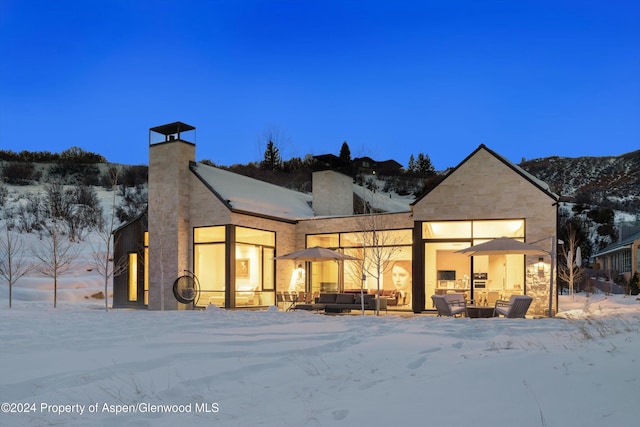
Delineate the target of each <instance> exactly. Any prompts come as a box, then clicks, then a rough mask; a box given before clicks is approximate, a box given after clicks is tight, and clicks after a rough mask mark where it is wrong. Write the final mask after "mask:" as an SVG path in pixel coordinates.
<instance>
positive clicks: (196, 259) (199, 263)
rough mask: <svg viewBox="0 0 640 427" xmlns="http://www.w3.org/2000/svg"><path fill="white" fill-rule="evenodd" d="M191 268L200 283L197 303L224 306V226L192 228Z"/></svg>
mask: <svg viewBox="0 0 640 427" xmlns="http://www.w3.org/2000/svg"><path fill="white" fill-rule="evenodd" d="M193 241H194V248H193V268H194V273H195V275H196V277H197V278H198V282H199V284H200V298H199V300H198V305H205V306H206V305H209V304H213V305H216V306H218V307H225V283H226V274H227V272H226V267H225V266H226V263H225V227H224V226H215V227H200V228H195V229H194V230H193Z"/></svg>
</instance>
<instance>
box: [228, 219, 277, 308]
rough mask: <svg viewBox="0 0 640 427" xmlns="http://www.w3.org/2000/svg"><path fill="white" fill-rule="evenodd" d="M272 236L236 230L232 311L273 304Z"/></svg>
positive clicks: (251, 229)
mask: <svg viewBox="0 0 640 427" xmlns="http://www.w3.org/2000/svg"><path fill="white" fill-rule="evenodd" d="M275 243H276V242H275V233H274V232H272V231H264V230H257V229H253V228H246V227H236V254H235V255H236V261H235V262H236V266H235V269H236V270H235V273H236V274H235V276H236V286H235V288H236V295H235V299H236V307H252V306H267V305H273V304H275V294H274V290H275V270H274V264H275V261H274V256H275Z"/></svg>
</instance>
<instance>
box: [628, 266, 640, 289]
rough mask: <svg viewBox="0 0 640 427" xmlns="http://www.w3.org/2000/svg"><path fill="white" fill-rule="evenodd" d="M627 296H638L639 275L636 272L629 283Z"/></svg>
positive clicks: (639, 287) (639, 286)
mask: <svg viewBox="0 0 640 427" xmlns="http://www.w3.org/2000/svg"><path fill="white" fill-rule="evenodd" d="M629 294H631V295H638V294H640V274H639V273H638V272H637V271H636V272H635V273H634V275H633V277H632V278H631V281H630V282H629Z"/></svg>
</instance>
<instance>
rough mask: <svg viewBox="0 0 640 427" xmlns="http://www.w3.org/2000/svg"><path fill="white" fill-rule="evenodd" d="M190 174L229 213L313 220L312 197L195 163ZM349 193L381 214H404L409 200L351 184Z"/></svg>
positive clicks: (409, 198) (411, 199) (410, 198)
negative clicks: (222, 203)
mask: <svg viewBox="0 0 640 427" xmlns="http://www.w3.org/2000/svg"><path fill="white" fill-rule="evenodd" d="M193 171H194V172H195V173H196V174H197V175H198V176H199V177H200V178H201V179H202V180H203V181H204V182H205V183H206V184H207V185H208V186H209V187H210V188H211V189H213V191H215V192H216V193H217V194H218V195H219V196H220V198H222V199H223V200H225V201H226V202H227V203H228V204H229V205H230V206H231V207H232V208H233V209H236V210H240V211H245V212H252V213H256V214H259V215H266V216H273V217H276V218H282V219H289V220H299V219H308V218H313V217H314V216H315V214H314V212H313V209H312V207H311V203H312V200H313V198H312V196H311V194H308V193H302V192H299V191H295V190H290V189H288V188H284V187H280V186H278V185H275V184H270V183H268V182H264V181H260V180H257V179H254V178H250V177H247V176H244V175H239V174H236V173H233V172H229V171H227V170H224V169H219V168H216V167H213V166H209V165H205V164H202V163H196V164H195V165H194V167H193ZM353 191H354V193H356V194H357V195H358V196H360V197H362V198H363V199H364V200H366V201H367V202H368V203H369V204H370V205H371V206H373V207H374V208H376V209H379V210H382V211H384V212H407V211H409V210H410V203H411V202H412V201H413V198H412V197H408V198H405V197H400V196H395V197H392V196H390V195H389V194H388V193H379V192H372V191H370V190H368V189H366V188H363V187H361V186H359V185H356V184H354V186H353Z"/></svg>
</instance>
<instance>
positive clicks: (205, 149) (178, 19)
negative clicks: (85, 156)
mask: <svg viewBox="0 0 640 427" xmlns="http://www.w3.org/2000/svg"><path fill="white" fill-rule="evenodd" d="M0 51H1V52H2V60H1V61H0V141H1V142H0V149H3V150H12V151H21V150H30V151H51V152H60V151H62V150H65V149H67V148H69V147H71V146H78V147H81V148H83V149H85V150H88V151H92V152H96V153H100V154H102V155H104V156H105V157H106V158H107V159H108V160H109V161H111V162H117V163H125V164H146V163H147V162H148V140H149V139H148V130H149V128H150V127H153V126H157V125H161V124H165V123H170V122H173V121H183V122H185V123H188V124H191V125H193V126H195V127H196V128H197V129H196V134H195V142H196V143H197V147H196V156H197V159H198V160H202V159H209V160H211V161H213V162H215V163H216V164H220V165H231V164H235V163H248V162H251V161H259V160H261V159H262V156H263V152H264V148H265V145H266V142H267V140H266V134H267V133H269V132H271V133H272V134H274V135H275V136H276V137H277V139H278V140H277V141H276V144H277V145H278V147H279V148H280V150H281V154H282V156H283V158H284V159H288V158H290V157H293V156H300V157H303V156H305V155H306V154H324V153H334V154H336V155H337V154H338V153H339V151H340V147H341V145H342V142H343V141H347V143H348V144H349V147H350V149H351V154H352V156H353V157H358V156H363V155H367V156H370V157H373V158H375V159H378V160H386V159H395V160H397V161H399V162H400V163H402V164H403V165H405V166H406V164H407V161H408V159H409V156H410V155H411V154H414V155H416V156H417V154H418V153H421V152H422V153H425V154H427V155H429V157H430V158H431V160H432V162H433V164H434V166H435V167H436V169H438V170H442V169H444V168H446V167H448V166H455V165H457V164H458V163H459V162H460V161H462V160H463V159H464V158H465V157H466V156H467V155H468V154H469V153H471V152H472V151H473V150H474V149H476V148H477V147H478V145H480V144H483V143H484V144H486V145H487V146H488V147H489V148H491V149H492V150H494V151H496V152H497V153H499V154H501V155H503V156H504V157H506V158H508V159H509V160H511V161H513V162H515V163H519V162H520V161H521V160H522V159H534V158H540V157H547V156H553V155H558V156H567V157H579V156H605V155H619V154H623V153H626V152H630V151H634V150H637V149H640V1H638V0H606V1H604V0H602V1H589V0H582V1H564V0H555V1H545V0H535V1H534V0H531V1H529V0H514V1H491V0H488V1H485V0H466V1H465V0H425V1H403V0H394V1H348V0H339V1H333V0H324V1H313V0H307V1H305V0H289V1H275V0H246V1H242V0H237V1H214V0H211V1H205V0H202V1H198V0H193V1H189V0H181V1H178V0H176V1H173V0H167V1H162V0H155V1H152V0H133V1H132V0H103V1H92V0H78V1H69V0H56V1H52V0H0Z"/></svg>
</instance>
